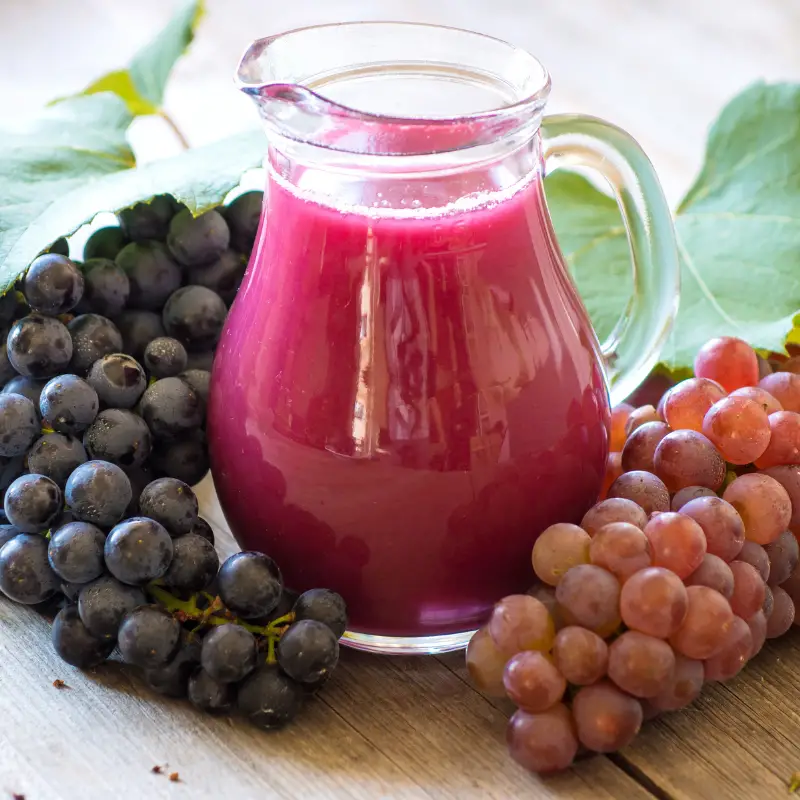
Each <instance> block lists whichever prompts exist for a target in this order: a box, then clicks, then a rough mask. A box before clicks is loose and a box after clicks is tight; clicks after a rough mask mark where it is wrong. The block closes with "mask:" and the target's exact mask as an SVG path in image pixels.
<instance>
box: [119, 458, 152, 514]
mask: <svg viewBox="0 0 800 800" xmlns="http://www.w3.org/2000/svg"><path fill="white" fill-rule="evenodd" d="M123 469H124V470H125V474H126V475H127V476H128V480H129V481H130V482H131V501H130V503H128V508H127V510H126V511H125V518H128V517H140V516H144V515H143V514H140V513H139V498H140V497H141V494H142V492H143V491H144V487H145V486H147V485H148V484H149V483H152V482H153V479H154V478H155V475H154V474H153V472H152V470H151V469H150V467H148V466H135V467H123Z"/></svg>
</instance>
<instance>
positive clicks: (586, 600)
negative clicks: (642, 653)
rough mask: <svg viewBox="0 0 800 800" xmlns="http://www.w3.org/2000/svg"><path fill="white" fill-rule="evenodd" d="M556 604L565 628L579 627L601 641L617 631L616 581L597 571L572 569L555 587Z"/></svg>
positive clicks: (587, 566)
mask: <svg viewBox="0 0 800 800" xmlns="http://www.w3.org/2000/svg"><path fill="white" fill-rule="evenodd" d="M556 600H558V605H559V608H560V609H561V612H562V614H563V616H564V620H565V621H566V622H567V624H569V625H582V626H583V627H584V628H588V629H589V630H592V631H594V632H595V633H597V634H599V635H600V636H602V637H604V638H605V637H606V636H608V635H610V634H611V633H613V632H614V631H615V630H616V629H617V628H618V627H619V624H620V616H619V581H618V580H617V579H616V578H615V577H614V576H613V575H612V574H611V573H610V572H608V571H606V570H604V569H602V568H601V567H595V566H594V565H593V564H579V565H578V566H577V567H573V568H572V569H571V570H569V571H568V572H567V573H566V575H564V577H563V578H562V579H561V581H560V583H559V584H558V586H557V587H556Z"/></svg>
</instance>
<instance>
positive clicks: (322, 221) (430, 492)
mask: <svg viewBox="0 0 800 800" xmlns="http://www.w3.org/2000/svg"><path fill="white" fill-rule="evenodd" d="M238 82H239V85H240V88H241V89H242V90H243V91H244V92H246V93H247V94H248V95H249V96H251V97H252V98H253V100H254V101H255V102H256V105H257V107H258V110H259V112H260V114H261V117H262V119H263V120H264V123H265V126H266V129H267V134H268V139H269V150H268V155H267V159H266V167H267V188H266V193H265V197H264V212H263V215H262V221H261V226H260V231H259V234H258V238H257V241H256V246H255V248H254V250H253V254H252V257H251V260H250V264H249V266H248V269H247V274H246V276H245V279H244V281H243V284H242V287H241V289H240V291H239V295H238V297H237V298H236V301H235V303H234V305H233V308H232V310H231V313H230V315H229V317H228V321H227V325H226V328H225V330H224V333H223V336H222V340H221V342H220V345H219V347H218V349H217V355H216V361H215V365H214V372H213V377H212V386H211V397H210V403H209V420H208V426H209V437H210V441H209V444H210V449H211V457H212V464H213V468H214V477H215V483H216V487H217V491H218V494H219V498H220V501H221V504H222V507H223V510H224V511H225V515H226V517H227V519H228V522H229V523H230V527H231V530H232V531H233V533H234V535H235V536H236V538H237V540H238V541H239V543H240V544H241V545H242V547H243V548H245V549H247V548H252V549H258V550H262V551H264V552H266V553H269V554H270V555H272V556H273V557H274V558H275V559H276V560H277V562H278V563H279V564H280V565H281V566H282V568H283V570H284V577H285V579H286V583H287V585H288V586H291V587H292V588H293V589H296V590H299V591H302V590H305V589H308V588H311V587H328V588H331V589H335V590H336V591H338V592H340V593H341V594H342V595H343V596H344V598H345V599H346V601H347V603H348V606H349V612H350V624H349V629H348V632H347V633H346V635H345V639H344V641H345V642H346V643H347V644H350V645H352V646H354V647H358V648H362V649H365V650H373V651H377V652H397V653H415V652H420V653H431V652H442V651H445V650H450V649H456V648H459V647H462V646H464V645H465V644H466V642H467V641H468V639H469V636H470V634H471V632H472V631H474V630H475V628H476V627H478V626H480V625H481V624H482V623H483V622H484V621H485V620H486V617H487V615H488V612H489V610H490V609H491V607H492V604H493V603H494V602H495V601H497V600H498V599H500V598H501V597H503V596H504V595H507V594H511V593H515V592H524V591H525V590H526V589H527V588H528V586H529V585H530V583H531V581H532V572H531V547H532V545H533V542H534V540H535V539H536V536H537V535H538V534H539V533H540V532H541V531H542V530H543V529H544V528H545V527H547V526H548V525H550V524H552V523H554V522H557V521H565V522H566V521H573V522H578V521H579V520H580V519H581V517H582V515H583V513H584V512H585V511H586V510H587V509H588V508H589V507H590V506H591V505H592V503H594V501H595V500H596V498H597V495H598V492H599V490H600V488H601V483H602V480H603V476H604V469H605V463H606V458H607V454H608V421H609V385H610V399H611V402H612V403H616V402H618V401H620V400H622V399H623V398H624V397H625V396H626V395H627V394H628V393H629V392H630V391H631V390H632V389H633V388H634V387H636V386H637V385H638V384H639V383H640V382H641V380H642V379H643V378H644V377H645V376H646V374H647V373H648V371H649V370H650V368H651V367H652V366H653V365H654V364H655V362H656V360H657V358H658V352H659V347H660V346H661V344H662V342H663V341H664V338H665V336H666V335H667V333H668V331H669V328H670V324H671V322H672V319H673V317H674V314H675V310H676V305H677V294H678V262H677V256H676V247H675V241H674V231H673V228H672V221H671V217H670V213H669V210H668V207H667V204H666V202H665V199H664V196H663V194H662V191H661V188H660V186H659V183H658V180H657V178H656V175H655V173H654V171H653V168H652V166H651V165H650V163H649V161H648V160H647V158H646V157H645V155H644V153H643V152H642V151H641V149H640V148H639V147H638V145H637V144H636V143H635V142H634V140H633V139H631V137H630V136H628V135H627V134H625V133H624V132H622V131H621V130H619V129H618V128H615V127H612V126H610V125H608V124H606V123H604V122H601V121H599V120H596V119H591V118H588V117H582V116H572V115H570V116H560V117H550V118H546V119H543V118H542V113H543V109H544V106H545V102H546V100H547V96H548V93H549V91H550V79H549V77H548V74H547V72H546V70H545V69H544V67H543V66H542V65H541V64H540V63H539V62H538V61H537V60H536V59H535V58H533V57H532V56H531V55H529V54H528V53H526V52H524V51H523V50H520V49H519V48H517V47H514V46H512V45H510V44H506V43H504V42H502V41H499V40H496V39H492V38H489V37H486V36H481V35H479V34H476V33H470V32H467V31H461V30H454V29H447V28H440V27H434V26H427V25H415V24H402V23H371V22H370V23H347V24H341V25H330V26H322V27H315V28H305V29H301V30H295V31H291V32H289V33H284V34H281V35H279V36H274V37H270V38H268V39H262V40H260V41H257V42H255V43H254V44H253V45H252V46H251V47H250V48H249V49H248V50H247V52H246V53H245V55H244V57H243V59H242V61H241V64H240V66H239V71H238ZM578 164H580V165H582V166H584V167H590V168H593V169H595V170H596V171H598V172H599V173H600V174H601V175H602V176H603V177H605V178H606V179H608V182H609V183H610V185H611V187H612V188H613V190H614V192H615V194H616V198H617V201H618V203H619V206H620V210H621V212H622V215H623V218H624V222H625V226H626V229H627V231H628V235H629V240H630V249H631V255H632V261H633V267H634V269H633V273H634V284H635V289H634V294H633V297H632V298H631V301H630V304H629V306H628V308H627V310H626V312H625V314H624V316H623V318H622V320H621V321H620V324H619V325H618V326H617V328H616V330H615V332H614V334H613V335H612V337H611V338H610V340H609V341H607V342H605V343H604V344H603V345H600V344H599V343H598V342H597V339H596V337H595V334H594V332H593V330H592V327H591V325H590V323H589V319H588V317H587V315H586V312H585V310H584V307H583V305H582V303H581V301H580V299H579V297H578V295H577V293H576V291H575V287H574V286H573V284H572V282H571V281H570V278H569V276H568V272H567V268H566V266H565V262H564V258H563V256H562V254H561V252H560V250H559V247H558V243H557V242H556V238H555V236H554V233H553V228H552V225H551V221H550V218H549V216H548V211H547V205H546V202H545V194H544V189H543V183H542V179H543V175H544V172H545V169H553V168H555V167H558V166H562V165H578Z"/></svg>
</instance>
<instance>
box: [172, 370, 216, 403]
mask: <svg viewBox="0 0 800 800" xmlns="http://www.w3.org/2000/svg"><path fill="white" fill-rule="evenodd" d="M178 377H179V378H180V379H181V380H182V381H186V383H188V384H189V386H191V387H192V389H194V390H195V391H196V392H197V394H198V396H199V397H200V399H201V400H202V401H203V405H204V406H205V405H208V393H209V391H210V387H211V373H210V372H209V371H208V370H206V369H187V370H185V371H184V372H181V374H180V375H178Z"/></svg>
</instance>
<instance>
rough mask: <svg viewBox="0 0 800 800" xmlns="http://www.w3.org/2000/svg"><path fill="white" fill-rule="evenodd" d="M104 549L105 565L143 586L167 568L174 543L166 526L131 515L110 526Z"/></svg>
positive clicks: (127, 580) (123, 577)
mask: <svg viewBox="0 0 800 800" xmlns="http://www.w3.org/2000/svg"><path fill="white" fill-rule="evenodd" d="M104 553H105V560H106V567H108V571H109V572H110V573H111V574H112V575H113V576H114V577H115V578H117V579H118V580H120V581H122V582H123V583H129V584H132V585H134V586H143V585H144V584H146V583H149V582H150V581H154V580H155V579H156V578H160V577H161V576H162V575H164V573H165V572H166V571H167V569H168V568H169V565H170V562H171V561H172V553H173V544H172V539H171V538H170V535H169V534H168V533H167V532H166V530H165V529H164V528H163V526H161V525H159V524H158V523H157V522H155V521H154V520H152V519H148V518H147V517H131V518H130V519H126V520H125V521H124V522H120V524H119V525H117V526H115V527H114V528H113V529H112V530H111V533H109V534H108V537H107V538H106V543H105V550H104Z"/></svg>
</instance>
